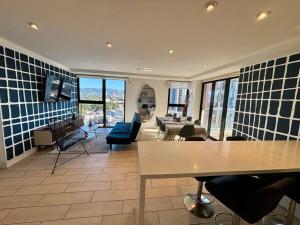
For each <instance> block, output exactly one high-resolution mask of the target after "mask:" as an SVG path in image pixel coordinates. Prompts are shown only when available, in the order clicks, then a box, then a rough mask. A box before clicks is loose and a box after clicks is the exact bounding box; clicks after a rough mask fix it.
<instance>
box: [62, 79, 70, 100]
mask: <svg viewBox="0 0 300 225" xmlns="http://www.w3.org/2000/svg"><path fill="white" fill-rule="evenodd" d="M71 91H72V81H71V80H69V79H64V80H63V81H62V88H61V92H60V95H59V97H60V98H61V99H63V100H70V99H71Z"/></svg>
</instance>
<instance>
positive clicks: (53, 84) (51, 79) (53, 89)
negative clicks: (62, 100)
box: [44, 75, 61, 102]
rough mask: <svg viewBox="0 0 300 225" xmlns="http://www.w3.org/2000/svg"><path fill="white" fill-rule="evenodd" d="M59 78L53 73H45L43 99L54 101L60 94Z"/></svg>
mask: <svg viewBox="0 0 300 225" xmlns="http://www.w3.org/2000/svg"><path fill="white" fill-rule="evenodd" d="M60 87H61V79H60V78H59V77H56V76H54V75H47V77H46V82H45V92H44V101H45V102H56V101H57V100H58V97H59V94H60Z"/></svg>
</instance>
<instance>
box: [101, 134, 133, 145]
mask: <svg viewBox="0 0 300 225" xmlns="http://www.w3.org/2000/svg"><path fill="white" fill-rule="evenodd" d="M106 141H107V144H130V142H131V141H130V138H129V134H113V133H110V134H109V135H108V136H107V137H106Z"/></svg>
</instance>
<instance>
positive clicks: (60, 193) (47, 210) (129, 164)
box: [0, 131, 231, 225]
mask: <svg viewBox="0 0 300 225" xmlns="http://www.w3.org/2000/svg"><path fill="white" fill-rule="evenodd" d="M154 136H155V132H153V133H152V132H146V131H142V136H141V137H140V139H141V140H142V139H147V140H149V139H151V137H153V138H154ZM104 137H105V135H104V132H103V133H101V132H100V134H99V135H98V136H97V138H104ZM94 138H96V137H94ZM91 144H92V143H91ZM97 147H99V148H102V147H103V146H97ZM72 156H73V154H63V158H64V159H67V158H69V157H72ZM55 157H56V154H53V153H50V150H42V151H39V152H37V153H35V154H33V155H32V156H30V157H29V158H27V159H25V160H22V161H21V162H19V163H18V164H16V165H14V166H12V167H11V168H9V169H1V170H0V196H1V197H0V208H1V209H0V224H19V225H20V224H22V225H25V224H26V225H67V224H72V225H87V224H90V225H96V224H97V225H100V224H102V225H133V224H134V220H133V213H134V208H135V207H136V205H137V199H138V183H139V181H138V163H137V147H136V143H135V144H132V145H128V146H118V147H114V150H113V151H112V152H111V153H109V154H90V155H89V156H87V155H83V156H82V157H80V158H77V159H75V160H73V161H71V162H69V163H67V164H65V165H63V166H61V167H60V168H58V169H57V170H56V172H55V174H54V175H51V174H50V171H51V169H52V166H53V163H54V159H55ZM196 189H197V182H196V181H195V180H194V179H193V178H184V179H160V180H149V181H148V183H147V193H146V197H147V201H146V211H147V213H146V224H148V225H150V224H151V225H188V224H198V223H201V224H211V225H212V224H213V219H212V218H211V219H198V218H195V217H193V216H191V215H190V214H189V213H188V212H187V210H186V209H185V208H184V205H183V197H184V196H185V194H186V193H188V192H194V191H195V190H196ZM214 205H215V211H216V212H218V211H220V210H222V211H224V210H226V209H225V207H223V206H222V205H221V204H220V203H219V202H218V201H215V202H214ZM220 220H221V221H222V223H223V224H231V222H230V217H228V216H224V217H221V218H220Z"/></svg>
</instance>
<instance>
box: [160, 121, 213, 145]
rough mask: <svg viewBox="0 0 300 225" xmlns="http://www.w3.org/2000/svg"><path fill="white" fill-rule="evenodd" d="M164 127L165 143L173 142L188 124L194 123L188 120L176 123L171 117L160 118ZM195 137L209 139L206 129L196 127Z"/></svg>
mask: <svg viewBox="0 0 300 225" xmlns="http://www.w3.org/2000/svg"><path fill="white" fill-rule="evenodd" d="M158 119H159V120H160V121H161V122H162V124H163V126H164V127H165V136H164V141H173V140H174V138H175V136H176V135H179V133H180V131H181V129H182V128H183V126H184V125H186V124H193V122H191V121H188V120H181V121H180V122H175V121H174V120H173V118H171V117H159V118H158ZM194 128H195V135H197V136H202V137H204V139H206V138H207V137H208V134H207V132H206V129H205V128H204V127H202V126H199V125H195V124H194Z"/></svg>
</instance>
